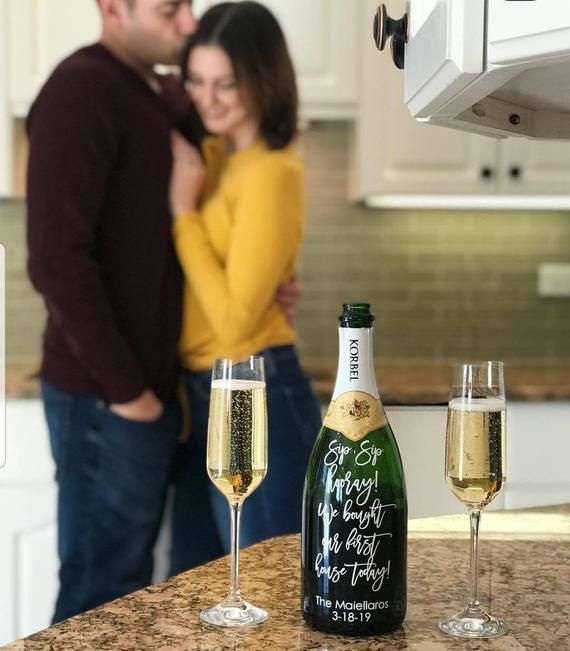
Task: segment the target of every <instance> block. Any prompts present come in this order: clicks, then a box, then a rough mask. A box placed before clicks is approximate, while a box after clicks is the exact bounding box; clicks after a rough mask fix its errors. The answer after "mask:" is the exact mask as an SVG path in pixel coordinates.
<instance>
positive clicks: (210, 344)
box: [173, 138, 305, 370]
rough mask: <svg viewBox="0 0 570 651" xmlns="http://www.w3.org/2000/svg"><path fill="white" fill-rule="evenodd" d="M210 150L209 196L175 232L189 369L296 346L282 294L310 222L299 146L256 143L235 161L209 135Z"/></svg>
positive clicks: (181, 218)
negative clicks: (273, 146)
mask: <svg viewBox="0 0 570 651" xmlns="http://www.w3.org/2000/svg"><path fill="white" fill-rule="evenodd" d="M203 152H204V158H205V161H206V167H207V182H206V187H205V192H204V198H203V200H202V202H201V205H200V208H199V210H197V211H196V212H192V213H186V214H183V215H180V216H178V217H177V219H176V220H175V221H174V229H173V230H174V242H175V246H176V251H177V253H178V258H179V260H180V262H181V265H182V268H183V269H184V274H185V277H186V282H185V290H184V318H183V325H182V336H181V340H180V356H181V361H182V364H183V365H184V366H185V367H186V368H189V369H191V370H204V369H208V368H211V366H212V364H213V361H214V359H215V358H216V357H230V358H233V359H243V358H244V357H247V356H249V355H251V354H253V353H256V352H258V351H260V350H262V349H263V348H266V347H268V346H278V345H284V344H290V343H293V341H294V340H295V333H294V331H293V329H292V328H291V325H290V324H289V323H288V321H287V319H286V318H285V316H284V315H283V313H282V311H281V310H280V308H279V306H278V305H277V303H276V301H275V292H276V290H277V287H278V285H279V284H280V283H281V282H283V281H286V280H289V279H290V278H291V277H292V276H293V273H294V269H295V262H296V259H297V256H298V254H299V250H300V246H301V241H302V235H303V225H304V217H305V206H304V204H305V202H304V184H303V174H302V168H301V164H300V161H299V158H298V155H297V154H296V152H295V150H294V149H293V148H290V147H289V148H287V149H280V150H269V149H267V147H266V146H265V144H264V143H262V142H261V141H258V142H256V143H255V144H254V145H252V146H251V147H249V148H248V149H245V150H242V151H239V152H236V153H232V154H227V153H226V152H225V150H224V146H223V142H222V140H221V139H218V138H207V139H206V140H205V142H204V145H203Z"/></svg>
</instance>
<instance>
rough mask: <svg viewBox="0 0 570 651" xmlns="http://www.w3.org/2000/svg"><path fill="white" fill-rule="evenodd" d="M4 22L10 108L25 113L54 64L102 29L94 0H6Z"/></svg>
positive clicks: (18, 112)
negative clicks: (5, 20) (6, 36)
mask: <svg viewBox="0 0 570 651" xmlns="http://www.w3.org/2000/svg"><path fill="white" fill-rule="evenodd" d="M5 25H6V27H4V28H2V29H3V31H7V33H8V79H9V84H8V88H9V98H10V112H11V114H12V115H15V116H22V117H23V116H25V115H26V114H27V112H28V109H29V106H30V103H31V101H32V100H33V98H34V97H35V96H36V94H37V92H38V90H39V88H40V86H41V85H42V84H43V83H44V81H45V80H46V79H47V77H48V75H49V74H50V72H51V71H52V69H53V68H54V67H55V65H56V64H57V63H58V62H59V61H60V60H61V59H63V58H64V57H65V56H67V55H68V54H71V52H73V50H75V49H77V48H79V47H80V46H82V45H86V44H88V43H92V42H94V41H96V40H97V38H98V35H99V32H100V18H99V11H98V9H97V4H96V2H95V1H94V0H73V2H70V1H69V0H7V22H6V23H5Z"/></svg>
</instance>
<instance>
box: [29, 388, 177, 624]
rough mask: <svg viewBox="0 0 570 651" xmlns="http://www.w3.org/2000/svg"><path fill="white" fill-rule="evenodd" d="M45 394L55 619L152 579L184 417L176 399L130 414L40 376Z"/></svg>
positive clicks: (147, 582) (91, 605) (115, 596)
mask: <svg viewBox="0 0 570 651" xmlns="http://www.w3.org/2000/svg"><path fill="white" fill-rule="evenodd" d="M42 395H43V399H44V405H45V412H46V418H47V422H48V428H49V433H50V441H51V447H52V453H53V456H54V459H55V462H56V467H57V481H58V487H59V493H58V525H59V526H58V552H59V558H60V562H61V567H60V591H59V595H58V599H57V604H56V610H55V614H54V617H53V621H54V622H57V621H60V620H62V619H66V618H67V617H71V616H73V615H76V614H77V613H80V612H82V611H85V610H88V609H90V608H94V607H95V606H98V605H100V604H102V603H105V602H107V601H110V600H111V599H115V598H117V597H120V596H122V595H125V594H127V593H129V592H132V591H134V590H137V589H138V588H141V587H143V586H145V585H148V584H149V583H150V581H151V576H152V550H153V547H154V543H155V541H156V537H157V534H158V529H159V526H160V522H161V517H162V513H163V509H164V502H165V497H166V491H167V488H168V483H169V480H170V475H171V471H172V463H173V460H174V455H175V451H176V440H177V436H178V434H179V432H180V427H181V416H180V410H179V407H178V405H174V404H173V405H167V406H166V407H165V410H164V413H163V415H162V416H161V417H160V418H159V419H158V420H157V421H155V422H152V423H142V422H135V421H129V420H126V419H124V418H121V417H120V416H117V415H115V414H113V413H112V412H111V411H109V409H108V408H107V406H106V405H105V404H104V403H103V402H102V401H100V400H98V399H97V397H95V396H86V395H79V394H72V393H67V392H64V391H60V390H59V389H56V388H55V387H54V386H52V385H50V384H48V383H47V382H45V381H44V382H43V383H42Z"/></svg>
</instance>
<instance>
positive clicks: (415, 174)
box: [351, 0, 570, 208]
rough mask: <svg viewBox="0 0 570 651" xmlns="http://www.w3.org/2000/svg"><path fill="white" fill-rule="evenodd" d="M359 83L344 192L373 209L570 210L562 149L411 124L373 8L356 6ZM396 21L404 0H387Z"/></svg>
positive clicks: (568, 156) (569, 146)
mask: <svg viewBox="0 0 570 651" xmlns="http://www.w3.org/2000/svg"><path fill="white" fill-rule="evenodd" d="M360 6H361V15H360V18H359V20H360V29H361V34H362V38H361V42H360V54H359V60H360V62H361V69H362V79H363V83H362V85H361V91H360V97H359V109H358V119H357V124H356V151H355V156H354V164H355V174H354V175H353V186H352V188H351V192H352V195H353V197H354V198H357V199H363V200H365V201H366V202H367V203H368V204H369V205H373V206H401V207H404V206H410V207H434V206H439V207H457V206H459V207H469V206H474V207H492V206H496V207H524V208H526V207H545V208H546V207H553V208H562V207H569V206H570V193H569V185H568V179H569V178H570V143H568V142H564V141H545V140H527V139H524V138H509V139H495V138H490V137H486V136H481V135H475V134H472V133H469V132H467V131H457V130H452V129H448V128H443V127H439V126H433V125H429V124H425V123H422V122H418V121H416V120H414V119H413V118H412V117H411V115H410V112H409V110H408V107H407V106H406V104H405V99H404V95H405V92H404V74H403V71H402V70H399V69H397V68H396V67H395V65H394V63H393V61H392V57H391V56H390V52H389V48H388V49H387V50H385V51H383V52H378V50H377V49H376V47H375V45H374V42H373V40H372V38H371V37H368V34H369V33H370V29H371V25H372V19H373V16H374V14H375V12H376V9H377V6H378V3H377V2H376V0H363V1H362V2H361V5H360ZM389 9H390V14H391V15H392V16H393V17H398V18H399V17H400V16H401V15H403V13H404V11H405V10H406V2H405V0H391V1H390V2H389Z"/></svg>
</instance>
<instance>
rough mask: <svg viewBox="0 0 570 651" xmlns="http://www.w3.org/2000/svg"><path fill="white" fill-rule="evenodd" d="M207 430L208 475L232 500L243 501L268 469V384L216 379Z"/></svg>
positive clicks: (213, 384) (213, 385)
mask: <svg viewBox="0 0 570 651" xmlns="http://www.w3.org/2000/svg"><path fill="white" fill-rule="evenodd" d="M208 430H209V431H208V474H209V475H210V478H211V479H212V481H213V482H214V484H215V485H216V486H217V488H218V489H219V490H220V491H222V493H224V495H226V497H227V498H228V499H230V501H241V500H243V499H245V497H246V496H247V495H249V494H250V493H251V492H253V491H254V490H255V489H256V488H257V486H258V485H259V484H260V483H261V481H262V479H263V477H264V476H265V473H266V471H267V416H266V406H265V383H264V382H259V381H253V380H252V381H250V380H216V381H214V382H213V383H212V394H211V398H210V417H209V424H208Z"/></svg>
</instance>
